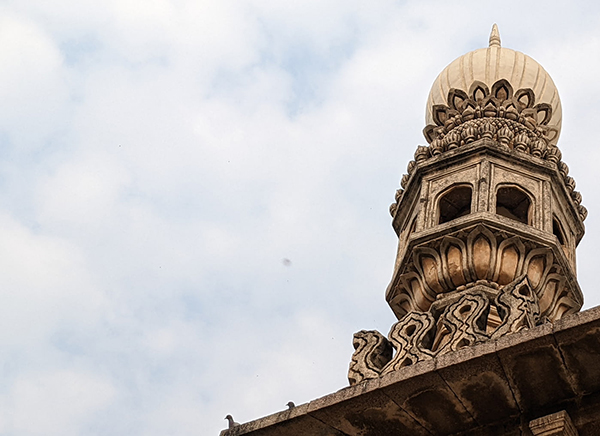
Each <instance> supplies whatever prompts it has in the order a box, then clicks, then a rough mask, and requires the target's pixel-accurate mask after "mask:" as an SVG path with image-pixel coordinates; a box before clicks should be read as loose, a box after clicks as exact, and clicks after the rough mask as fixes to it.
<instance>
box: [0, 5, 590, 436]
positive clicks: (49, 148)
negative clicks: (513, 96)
mask: <svg viewBox="0 0 600 436" xmlns="http://www.w3.org/2000/svg"><path fill="white" fill-rule="evenodd" d="M516 6H518V7H519V10H520V11H521V12H520V14H518V15H515V14H514V13H513V10H514V7H516ZM544 11H545V12H543V14H544V15H543V20H542V19H539V17H540V15H539V13H540V10H539V8H538V7H536V6H534V5H533V6H532V5H529V4H523V3H522V2H520V3H516V2H509V4H508V6H506V7H503V8H502V10H499V9H498V8H496V7H495V6H493V5H488V4H487V3H482V2H470V3H468V4H465V6H464V7H463V8H458V7H456V5H454V4H450V3H447V2H406V3H403V4H397V3H396V2H390V1H381V2H375V3H371V4H369V5H368V7H367V6H365V5H364V4H363V3H361V2H354V1H350V2H342V1H339V0H328V1H319V2H301V3H290V2H277V1H275V2H274V1H266V0H253V1H246V2H239V1H229V0H227V1H202V2H197V1H185V0H173V1H166V0H153V1H150V2H140V1H134V0H128V1H122V0H121V1H108V0H107V1H103V2H85V1H78V2H75V1H70V0H62V1H57V2H51V3H50V2H46V1H35V0H32V1H28V2H7V3H5V4H4V5H3V6H2V12H3V14H2V18H0V101H2V103H3V104H2V106H1V108H0V130H1V132H0V133H1V135H0V204H1V205H2V209H1V213H0V241H2V244H0V285H1V286H0V288H1V289H0V295H1V296H2V304H0V327H1V328H0V349H2V350H3V353H0V365H2V367H3V368H6V373H5V374H3V377H2V379H1V381H2V383H0V387H1V388H2V389H0V406H2V407H1V408H2V409H3V410H5V413H4V414H3V415H1V414H0V418H1V420H0V426H1V431H0V433H2V434H19V435H21V434H32V435H33V434H40V433H44V434H78V435H86V434H98V435H100V434H111V435H112V434H132V435H136V434H144V435H152V434H156V435H163V434H166V433H171V434H178V435H185V434H198V433H199V432H200V433H202V434H207V435H208V434H217V432H218V431H219V430H220V429H222V428H223V427H224V425H225V421H223V420H222V418H223V417H224V416H225V414H227V413H232V414H233V415H234V416H235V417H236V419H238V420H240V421H241V420H249V419H253V418H257V417H259V416H261V415H264V414H267V413H270V412H275V411H277V410H281V409H283V408H284V404H285V403H286V402H287V401H289V400H293V401H295V402H296V403H300V402H303V401H308V400H309V399H311V398H313V397H317V396H320V395H324V394H326V393H328V392H331V391H334V390H336V389H338V388H341V387H342V386H344V385H345V383H346V371H347V365H348V362H349V359H350V356H351V353H352V346H351V343H352V334H353V332H355V331H357V330H360V329H363V328H377V329H379V330H380V331H382V332H384V333H387V330H388V329H389V327H390V326H391V324H392V322H393V316H392V313H391V311H390V310H389V309H388V308H387V306H386V303H385V301H384V292H385V287H386V285H387V282H388V280H389V278H390V276H391V273H392V267H393V263H394V255H395V244H396V242H397V240H396V237H395V234H394V232H393V231H392V229H391V226H390V218H389V214H388V212H387V208H388V205H389V203H391V202H392V200H393V196H394V191H395V189H396V188H397V186H398V181H399V179H400V177H401V175H402V173H403V172H404V169H405V168H406V164H407V163H408V161H409V160H410V159H411V157H412V154H413V152H414V149H415V148H416V146H417V145H418V144H419V143H423V142H424V139H423V137H422V134H421V129H422V127H423V123H424V121H423V119H424V106H425V99H426V96H427V93H428V91H429V86H430V85H431V83H432V82H433V80H434V78H435V76H436V74H437V73H438V72H439V71H440V70H441V69H442V68H443V67H444V66H445V65H446V64H448V63H449V62H450V61H452V60H453V59H454V58H455V57H457V56H459V55H461V54H462V53H463V52H465V51H467V50H470V49H474V48H478V47H481V46H484V45H485V44H486V43H487V33H488V32H489V29H490V27H491V24H492V22H493V21H498V23H499V25H500V32H501V33H502V37H503V41H505V42H506V45H507V46H510V47H511V48H515V49H517V50H521V51H524V52H527V53H528V54H530V55H532V56H533V57H534V58H536V59H538V60H540V62H542V64H544V65H545V66H546V68H547V70H548V71H549V72H550V73H551V74H552V75H553V76H554V77H555V79H556V81H557V83H558V84H559V89H560V90H561V93H562V95H563V100H564V113H565V122H564V125H565V127H564V131H563V135H562V138H561V143H562V144H564V148H565V153H564V154H565V159H566V160H567V163H568V164H569V165H570V166H571V167H572V173H573V176H574V177H575V178H576V180H577V181H578V184H579V186H580V187H581V189H582V194H583V197H584V204H585V205H586V206H588V207H589V209H590V219H589V220H588V228H589V230H588V235H587V236H586V238H585V239H584V242H583V243H582V248H581V250H580V253H579V257H580V259H581V261H580V277H581V278H582V284H583V283H585V284H586V285H587V288H591V287H592V285H593V282H592V281H591V280H590V277H591V275H590V273H589V272H586V271H593V266H592V264H593V262H594V256H593V251H592V250H593V249H592V248H591V247H593V246H595V245H596V241H597V239H598V236H596V230H594V228H595V226H594V222H595V221H596V218H595V217H594V213H595V210H596V209H598V208H597V207H596V205H597V204H598V201H596V196H595V190H594V189H593V187H594V186H595V185H594V183H595V180H593V174H594V171H593V170H592V168H593V165H594V162H595V159H594V157H595V156H596V151H595V149H594V146H593V144H592V143H590V142H589V125H591V124H593V122H592V121H590V120H594V119H595V117H596V112H597V110H596V109H595V106H594V105H593V101H594V99H595V96H596V94H597V89H596V85H595V73H594V71H595V70H596V69H597V66H596V65H595V63H594V62H593V59H591V58H590V55H589V53H594V52H595V51H597V50H596V46H597V40H598V37H599V35H600V34H599V33H598V30H597V29H598V26H597V25H596V23H597V21H598V19H600V14H598V11H596V10H595V9H593V8H590V9H589V10H588V13H587V15H586V16H585V18H582V16H581V13H580V12H579V11H578V10H576V8H569V10H568V11H566V10H559V9H557V8H556V7H554V8H553V7H552V5H548V6H547V7H546V8H545V9H544ZM527 14H535V16H536V17H538V18H536V20H531V21H529V22H528V26H523V21H522V17H523V15H527ZM565 17H566V18H565ZM577 20H581V22H579V21H577ZM464 23H468V24H469V25H464ZM548 26H549V27H550V28H556V27H558V26H560V28H561V32H549V31H548V30H547V29H548ZM540 35H543V36H540ZM561 41H562V42H561ZM592 58H593V56H592ZM584 64H585V68H581V65H584ZM570 114H571V115H570ZM575 114H576V115H575ZM590 123H591V124H590ZM581 132H584V133H581ZM584 135H585V136H584ZM590 157H591V158H590ZM283 259H289V260H290V262H289V263H284V262H283ZM584 293H586V295H587V298H588V301H591V302H594V301H598V300H599V299H600V297H598V296H597V295H600V294H598V293H594V291H593V289H586V287H584ZM46 404H49V405H50V406H51V407H48V408H47V409H44V410H42V408H43V406H44V405H46ZM69 406H71V407H69ZM36 414H38V415H39V416H42V417H46V418H45V419H46V422H47V423H48V427H47V431H46V432H44V431H43V430H44V428H42V427H41V426H42V424H41V423H43V422H44V420H27V419H26V417H27V416H35V415H36Z"/></svg>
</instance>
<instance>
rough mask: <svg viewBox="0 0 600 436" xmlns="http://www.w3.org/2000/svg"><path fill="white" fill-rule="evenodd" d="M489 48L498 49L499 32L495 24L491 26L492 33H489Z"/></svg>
mask: <svg viewBox="0 0 600 436" xmlns="http://www.w3.org/2000/svg"><path fill="white" fill-rule="evenodd" d="M490 47H500V32H498V26H497V25H496V23H494V25H493V26H492V33H490Z"/></svg>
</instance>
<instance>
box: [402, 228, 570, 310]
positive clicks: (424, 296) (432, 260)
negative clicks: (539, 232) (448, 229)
mask: <svg viewBox="0 0 600 436" xmlns="http://www.w3.org/2000/svg"><path fill="white" fill-rule="evenodd" d="M459 235H462V236H459ZM412 264H413V265H414V268H413V270H412V271H410V272H407V273H405V274H401V275H400V277H399V279H398V280H397V281H396V285H395V286H396V288H395V294H396V295H401V296H402V297H401V298H398V297H395V298H396V300H397V301H398V300H401V301H402V303H401V304H402V308H403V309H404V311H405V312H404V313H408V312H410V311H412V310H420V311H426V310H428V309H429V306H430V305H431V303H432V302H434V301H436V299H438V298H439V296H440V295H442V294H448V293H451V292H454V291H456V290H457V289H462V288H464V287H465V286H466V287H468V286H472V285H474V284H475V283H478V282H485V283H490V284H492V285H493V286H496V287H502V286H506V285H508V284H510V283H512V282H513V281H514V280H515V279H517V278H518V277H520V276H522V275H526V276H527V279H528V283H529V286H530V287H531V288H532V290H533V291H534V292H535V293H536V294H537V296H538V298H539V305H540V310H541V313H542V315H543V316H547V317H549V318H550V319H551V320H556V319H559V318H560V317H562V316H563V315H564V314H566V313H571V312H574V311H576V310H578V309H579V307H580V306H581V303H580V302H577V301H576V300H575V298H576V297H575V296H574V294H572V291H570V289H571V287H570V285H568V283H567V281H566V278H565V277H566V276H565V274H564V272H563V271H562V270H561V268H560V267H559V266H558V264H557V263H556V260H555V258H554V255H553V253H552V250H551V249H550V248H536V247H535V245H534V246H533V247H530V248H526V247H525V244H524V243H523V241H522V240H521V238H520V237H518V236H513V237H506V236H504V237H502V236H499V235H498V236H497V235H494V233H492V231H490V230H489V229H488V228H486V227H485V226H482V225H478V226H476V227H475V228H472V229H471V230H470V231H469V232H468V233H466V235H465V234H461V233H459V234H457V235H456V236H445V237H443V238H442V240H441V242H437V243H434V242H433V241H429V242H427V243H424V244H422V245H421V246H417V247H415V248H414V250H413V258H412ZM558 306H561V307H558Z"/></svg>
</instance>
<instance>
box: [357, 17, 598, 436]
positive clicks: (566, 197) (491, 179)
mask: <svg viewBox="0 0 600 436" xmlns="http://www.w3.org/2000/svg"><path fill="white" fill-rule="evenodd" d="M511 80H512V83H511ZM561 120H562V107H561V104H560V98H559V97H558V91H557V89H556V87H555V85H554V83H553V82H552V79H551V78H550V76H549V75H548V73H547V72H546V71H545V70H544V69H543V68H542V67H541V66H540V65H539V64H537V62H535V61H534V60H533V59H531V58H529V57H527V56H526V55H524V54H522V53H518V52H515V51H513V50H510V49H504V48H502V47H501V43H500V35H499V33H498V29H497V27H496V26H494V28H493V29H492V34H491V35H490V46H489V47H488V48H485V49H480V50H475V51H473V52H470V53H468V54H466V55H464V56H462V57H460V58H458V59H457V60H455V61H454V62H452V63H451V64H450V65H449V66H448V67H446V68H445V69H444V71H443V72H442V73H441V74H440V75H439V76H438V78H437V79H436V81H435V82H434V85H433V86H432V89H431V92H430V94H429V98H428V102H427V111H426V124H427V126H426V127H425V129H424V132H423V133H424V134H425V137H426V139H427V142H428V144H429V145H425V146H418V147H417V150H416V151H415V154H414V160H411V161H410V162H409V163H408V166H407V169H406V174H404V175H403V176H402V178H401V182H400V186H401V189H398V190H397V191H396V195H395V203H393V204H392V205H391V206H390V213H391V215H392V216H393V217H394V219H393V227H394V230H395V231H396V233H397V235H398V238H399V243H398V251H397V259H396V264H395V269H394V275H393V277H392V281H391V283H390V285H389V287H388V289H387V293H386V299H387V301H388V304H389V305H390V307H391V308H392V310H393V311H394V313H395V315H396V317H397V318H398V322H396V323H395V324H394V325H393V326H392V327H391V329H390V332H389V334H388V337H387V339H386V338H385V337H384V336H383V335H382V334H380V333H378V332H376V331H361V332H359V333H357V334H355V336H354V347H355V352H354V355H353V357H352V363H351V364H350V371H349V374H348V378H349V380H350V384H356V383H359V382H360V381H362V380H368V379H372V378H377V377H380V376H382V375H385V374H388V373H391V372H394V371H398V370H401V369H402V368H404V367H406V366H409V365H413V364H415V363H417V362H420V361H424V360H428V359H432V358H434V357H436V356H439V355H442V354H445V353H449V352H453V351H457V350H459V349H461V348H463V347H469V346H471V345H474V344H477V343H481V342H484V341H489V340H496V339H498V338H501V337H503V336H505V335H508V334H513V333H518V332H520V331H522V330H524V329H530V328H533V327H535V326H537V325H540V324H542V323H546V322H554V321H556V320H559V319H561V318H562V317H563V316H565V315H567V314H570V313H574V312H577V311H578V310H579V309H580V308H581V306H582V304H583V296H582V294H581V290H580V289H579V285H578V284H577V279H576V274H575V249H576V247H577V244H578V243H579V241H580V240H581V237H583V234H584V232H585V228H584V226H583V220H584V219H585V218H586V216H587V210H586V209H585V208H584V207H583V206H582V205H581V201H582V198H581V194H580V193H579V192H577V191H576V190H575V187H576V185H575V180H574V179H573V178H572V177H571V176H569V167H568V166H567V165H566V164H565V163H564V162H563V161H562V153H561V151H560V150H559V149H558V147H557V145H556V144H557V141H558V137H559V134H560V128H561ZM531 428H532V431H534V430H533V428H534V427H531ZM534 433H535V431H534ZM535 434H554V433H535ZM556 434H559V433H556ZM560 434H562V433H560Z"/></svg>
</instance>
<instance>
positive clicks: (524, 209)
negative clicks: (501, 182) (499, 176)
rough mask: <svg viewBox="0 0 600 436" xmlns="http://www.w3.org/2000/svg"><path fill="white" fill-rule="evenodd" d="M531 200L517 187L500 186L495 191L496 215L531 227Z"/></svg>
mask: <svg viewBox="0 0 600 436" xmlns="http://www.w3.org/2000/svg"><path fill="white" fill-rule="evenodd" d="M531 204H532V203H531V198H530V197H529V195H528V194H527V193H526V192H525V191H524V190H522V189H521V188H519V187H517V186H501V187H500V188H498V191H496V213H497V214H498V215H501V216H504V217H506V218H510V219H513V220H515V221H520V222H522V223H523V224H529V225H531Z"/></svg>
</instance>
